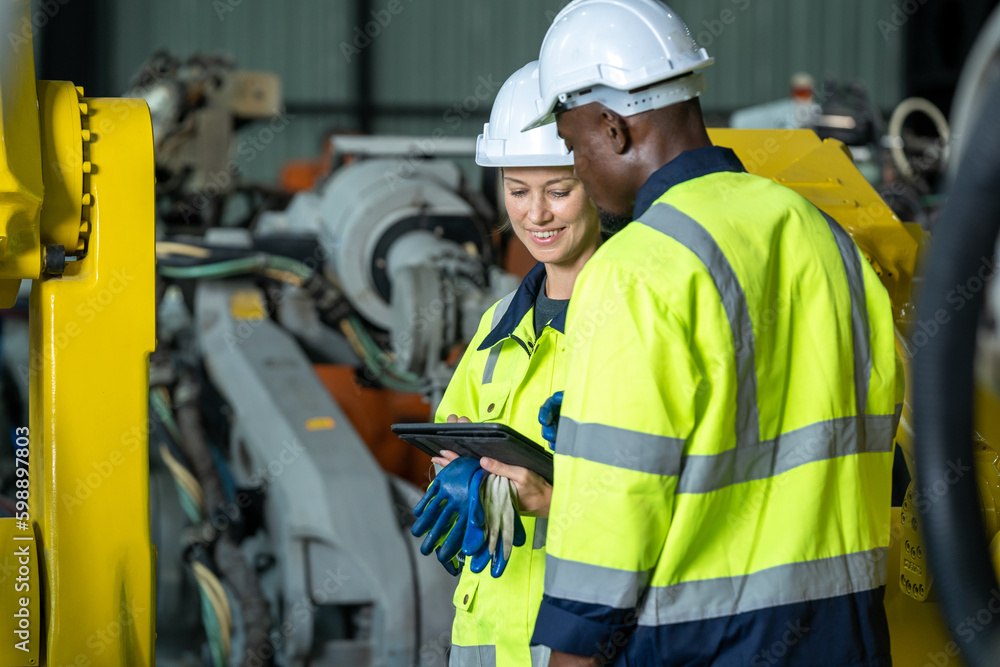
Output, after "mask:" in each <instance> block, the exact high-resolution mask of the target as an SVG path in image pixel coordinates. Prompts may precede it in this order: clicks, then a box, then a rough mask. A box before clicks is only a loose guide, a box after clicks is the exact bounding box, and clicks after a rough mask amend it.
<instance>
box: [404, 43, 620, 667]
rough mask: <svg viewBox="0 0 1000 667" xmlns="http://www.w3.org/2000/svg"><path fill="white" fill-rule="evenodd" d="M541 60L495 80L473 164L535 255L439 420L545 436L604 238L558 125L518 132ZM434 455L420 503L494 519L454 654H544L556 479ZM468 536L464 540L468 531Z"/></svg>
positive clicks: (485, 323) (446, 553) (526, 659)
mask: <svg viewBox="0 0 1000 667" xmlns="http://www.w3.org/2000/svg"><path fill="white" fill-rule="evenodd" d="M537 70H538V67H537V62H531V63H529V64H527V65H525V66H524V67H522V68H521V69H520V70H518V71H517V72H515V73H514V74H513V75H512V76H511V77H510V78H509V79H508V80H507V81H506V83H504V85H503V87H501V88H500V91H499V92H498V93H497V98H496V101H495V102H494V104H493V110H492V113H491V114H490V122H489V123H488V124H486V126H485V127H484V128H483V134H481V135H480V136H479V140H478V142H477V147H476V163H477V164H479V165H481V166H484V167H499V168H500V169H501V173H502V179H503V188H504V203H505V205H506V208H507V214H508V216H509V217H510V224H511V226H512V227H513V230H514V233H515V234H516V235H517V237H518V238H519V239H520V240H521V242H522V243H524V245H525V246H526V247H527V248H528V251H529V252H530V253H531V255H532V256H533V257H534V258H535V259H536V260H537V261H538V264H537V265H536V266H535V267H534V268H533V269H532V270H531V271H530V272H529V273H528V275H527V276H526V277H525V278H524V281H523V282H522V283H521V285H520V287H519V288H518V289H517V290H516V291H514V292H512V293H511V294H509V295H507V296H506V297H505V298H503V299H502V300H500V301H499V302H498V303H497V304H496V305H495V306H493V307H492V308H490V310H488V311H487V312H486V314H485V315H484V316H483V319H482V321H481V323H480V325H479V330H478V331H477V332H476V335H475V337H474V338H473V340H472V342H471V343H470V345H469V347H468V349H467V350H466V352H465V355H464V356H463V357H462V360H461V362H460V363H459V365H458V368H457V369H456V371H455V375H454V376H453V378H452V380H451V383H450V384H449V385H448V389H447V391H446V392H445V395H444V399H443V400H442V402H441V405H440V407H439V408H438V410H437V419H436V420H437V421H457V420H459V419H461V420H462V421H465V420H466V419H468V420H469V421H473V422H498V423H502V424H507V425H508V426H510V427H512V428H513V429H515V430H517V431H518V432H520V433H522V434H524V435H526V436H529V437H532V438H533V439H535V440H536V441H539V442H542V439H541V437H540V430H539V425H538V411H539V407H540V406H541V405H542V403H543V402H545V400H546V399H547V398H549V396H550V395H551V394H552V393H553V392H555V391H557V390H561V389H562V384H561V382H562V377H563V375H564V373H563V371H562V369H561V368H560V364H561V362H562V359H563V358H564V357H563V355H562V353H561V349H560V348H561V347H562V341H563V329H564V324H565V321H566V307H567V305H568V304H569V297H570V294H571V293H572V291H573V283H574V282H575V280H576V277H577V275H578V274H579V273H580V270H581V269H582V268H583V265H584V264H585V263H586V262H587V260H588V259H589V258H590V257H591V256H592V255H593V254H594V251H596V250H597V247H598V245H600V243H601V232H600V221H599V219H598V215H597V211H596V209H595V208H594V206H593V204H591V202H590V200H589V198H588V196H587V194H586V193H585V192H584V189H583V185H582V184H581V183H580V181H579V179H577V178H576V176H575V174H574V171H573V156H572V155H571V154H570V153H569V152H568V151H567V150H566V146H565V144H564V143H563V141H562V139H560V138H559V136H558V135H557V133H556V130H555V126H554V125H548V126H546V127H543V128H540V129H537V130H530V131H528V132H521V128H522V127H524V125H525V124H526V123H527V122H528V121H529V120H530V119H531V118H533V117H534V116H535V114H536V113H537V112H536V109H535V100H536V99H537V98H538V96H539V86H538V73H537ZM456 459H457V460H456ZM435 463H437V464H438V465H441V466H446V467H445V468H444V469H443V470H442V471H441V472H440V473H439V475H438V480H440V481H439V483H438V484H436V485H432V487H431V489H430V490H429V491H428V495H427V496H425V498H424V500H423V501H421V503H420V504H419V505H417V508H416V513H418V514H422V513H423V510H424V509H425V508H427V507H429V506H430V507H433V506H435V505H439V504H440V503H443V502H444V501H446V500H447V501H448V502H449V503H454V504H455V505H458V504H462V505H463V506H464V504H465V503H470V504H471V505H472V507H474V508H475V507H476V506H477V505H478V506H479V507H483V506H485V513H486V515H487V516H488V517H490V516H491V517H492V518H493V521H492V522H491V521H490V520H489V519H487V521H486V523H487V524H490V523H492V525H493V535H492V536H490V538H489V539H488V540H487V542H488V543H490V544H488V546H482V548H481V549H480V550H479V551H478V552H477V553H475V554H472V555H471V557H468V558H466V562H465V564H464V571H462V574H461V580H460V581H459V584H458V588H457V590H456V591H455V597H454V603H455V608H456V611H455V622H454V627H453V630H452V649H451V665H453V666H454V665H461V666H464V665H500V666H507V665H545V664H547V663H548V649H547V648H545V647H541V646H535V647H529V640H530V638H531V633H532V630H533V628H534V625H535V616H536V614H537V612H538V607H539V604H540V602H541V598H542V587H543V584H544V574H545V530H546V526H545V524H546V519H545V517H546V516H548V507H549V498H550V495H551V490H552V487H551V486H550V485H549V484H548V483H546V482H545V480H543V479H542V478H541V477H539V476H538V475H535V474H534V473H532V472H530V471H528V470H526V469H525V468H518V467H515V466H507V465H504V464H501V463H499V462H497V461H492V460H490V459H482V460H475V459H470V458H467V457H463V458H457V457H456V456H455V455H454V454H451V453H443V457H441V458H437V459H435ZM480 466H481V467H480ZM487 475H488V476H487ZM432 499H433V503H431V500H432ZM429 503H430V504H429ZM440 506H442V507H443V506H444V505H440ZM515 508H516V511H515ZM429 511H430V510H429ZM472 511H473V512H475V509H473V510H472ZM427 523H429V522H427V521H425V522H424V525H426V524H427ZM464 523H465V522H464V521H462V520H459V521H458V522H457V523H456V524H455V527H454V528H452V529H451V530H452V533H455V531H462V530H464V528H465V526H464ZM420 524H421V522H420V521H419V520H418V525H420ZM498 524H500V525H501V527H500V528H499V529H498V528H497V525H498ZM470 525H471V523H470ZM426 530H427V528H426V527H424V528H423V530H422V531H421V530H418V531H415V532H425V531H426ZM472 531H473V529H472V528H470V529H469V531H468V532H469V533H471V532H472ZM486 532H487V533H489V529H488V528H487V529H486ZM452 533H449V537H453V538H457V539H451V540H445V541H444V543H442V544H441V545H440V546H439V547H438V557H439V559H441V560H442V561H444V562H446V565H447V564H448V563H452V567H453V568H454V567H455V564H456V563H457V561H452V560H451V559H452V556H453V555H454V554H455V553H456V551H457V545H458V544H459V543H460V542H461V541H462V539H463V535H458V534H455V535H452ZM464 539H465V545H466V549H465V550H466V551H468V544H469V539H468V534H465V536H464ZM480 541H482V540H480ZM435 543H436V541H435ZM490 547H493V548H492V549H491V548H490ZM490 561H492V566H491V567H489V568H488V569H489V572H486V569H487V566H488V565H489V564H490ZM500 575H502V576H500Z"/></svg>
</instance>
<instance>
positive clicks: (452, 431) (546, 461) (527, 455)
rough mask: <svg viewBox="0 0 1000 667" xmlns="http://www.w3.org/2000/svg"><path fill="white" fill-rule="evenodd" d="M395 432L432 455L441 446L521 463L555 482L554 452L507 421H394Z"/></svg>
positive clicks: (462, 452)
mask: <svg viewBox="0 0 1000 667" xmlns="http://www.w3.org/2000/svg"><path fill="white" fill-rule="evenodd" d="M392 432H393V433H395V434H396V435H398V436H399V437H400V438H402V439H403V440H405V441H406V442H408V443H410V444H411V445H413V446H414V447H416V448H417V449H419V450H420V451H422V452H424V453H425V454H427V455H429V456H438V455H439V454H440V453H441V450H442V449H447V450H450V451H453V452H455V453H456V454H458V455H459V456H473V457H475V458H481V457H483V456H488V457H490V458H491V459H496V460H497V461H500V462H501V463H506V464H507V465H512V466H521V467H522V468H527V469H528V470H530V471H532V472H534V473H536V474H538V475H540V476H541V477H542V478H544V479H545V481H547V482H548V483H549V484H551V483H552V452H551V451H549V450H548V448H546V447H543V446H542V445H539V444H537V443H535V442H532V441H531V440H529V439H528V438H526V437H525V436H523V435H521V434H520V433H518V432H517V431H515V430H514V429H512V428H510V427H509V426H507V425H506V424H493V423H488V424H456V423H452V424H393V425H392Z"/></svg>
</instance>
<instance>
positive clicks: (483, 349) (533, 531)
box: [436, 264, 565, 667]
mask: <svg viewBox="0 0 1000 667" xmlns="http://www.w3.org/2000/svg"><path fill="white" fill-rule="evenodd" d="M544 276H545V267H544V265H542V264H538V265H536V266H535V267H534V268H533V269H532V270H531V271H530V272H529V273H528V275H527V276H526V277H525V279H524V281H523V282H522V283H521V286H520V287H519V288H518V289H517V290H516V291H514V292H512V293H510V294H508V295H507V296H506V297H504V298H503V299H502V300H500V301H499V302H498V303H497V304H496V305H495V306H493V307H492V308H490V310H489V311H487V312H486V314H485V315H484V316H483V319H482V321H481V322H480V325H479V330H478V331H477V332H476V335H475V337H474V338H473V340H472V343H471V344H470V345H469V347H468V349H467V350H466V351H465V355H464V356H463V357H462V360H461V362H459V365H458V368H457V369H456V370H455V374H454V376H453V377H452V380H451V383H450V384H449V385H448V389H447V391H445V394H444V398H443V400H442V401H441V405H440V406H439V407H438V409H437V415H436V421H439V422H443V421H446V420H447V418H448V415H450V414H455V415H458V416H460V417H468V418H469V419H471V420H472V421H474V422H498V423H502V424H507V425H508V426H510V427H511V428H513V429H514V430H516V431H518V432H519V433H521V434H523V435H525V436H527V437H529V438H531V439H533V440H535V441H536V442H538V443H540V444H545V443H544V440H542V434H541V425H540V424H539V423H538V409H539V408H540V407H541V406H542V403H543V402H545V399H547V398H548V397H549V396H551V395H552V394H553V393H555V392H556V391H559V390H561V389H562V383H561V378H562V377H563V375H564V372H563V371H562V369H561V368H560V367H561V364H562V359H561V351H560V348H561V347H562V341H563V333H562V332H563V327H564V322H565V314H563V316H561V317H557V318H555V319H553V320H552V321H551V322H549V323H548V325H547V326H546V327H545V329H544V330H542V332H541V335H539V336H538V338H537V340H536V338H535V328H534V303H535V298H536V296H537V294H538V291H539V289H541V286H542V282H543V278H544ZM546 446H547V444H546ZM521 522H522V524H523V525H524V530H525V533H526V541H525V544H524V546H522V547H515V548H514V550H513V552H512V554H511V557H510V561H509V562H508V563H507V568H506V570H504V573H503V575H501V576H500V577H499V578H496V579H494V578H493V577H492V576H491V575H490V568H489V567H487V568H486V570H484V571H483V572H481V573H479V574H475V573H473V572H472V570H470V569H469V566H468V564H466V565H465V567H464V568H463V570H462V575H461V580H460V581H459V583H458V588H457V589H456V590H455V597H454V602H455V622H454V625H453V628H452V637H451V640H452V648H451V662H450V664H451V665H452V667H479V666H480V665H482V666H483V667H486V666H493V665H499V666H500V667H508V666H528V665H534V666H536V667H537V666H543V665H546V664H548V650H547V649H546V648H545V647H542V646H535V647H530V648H529V640H530V638H531V632H532V629H533V628H534V625H535V615H536V614H537V613H538V605H539V603H540V602H541V599H542V587H543V585H544V577H545V522H546V520H545V519H534V518H532V517H526V516H522V517H521Z"/></svg>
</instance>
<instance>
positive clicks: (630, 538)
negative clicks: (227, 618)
mask: <svg viewBox="0 0 1000 667" xmlns="http://www.w3.org/2000/svg"><path fill="white" fill-rule="evenodd" d="M539 61H540V62H539V82H540V91H541V96H542V97H541V99H540V100H539V102H538V111H539V114H540V115H539V116H538V118H536V119H535V120H534V121H533V122H532V123H531V124H529V125H528V127H536V126H539V125H542V124H545V123H547V122H552V121H553V120H555V121H556V122H557V126H558V130H559V133H560V134H561V136H562V137H563V139H565V141H566V145H567V147H568V148H569V149H570V150H572V151H573V154H574V156H575V163H576V172H577V174H578V175H579V177H580V179H581V180H582V181H583V183H584V185H585V187H586V188H587V191H588V193H589V194H590V196H591V198H592V199H593V201H594V203H595V204H596V205H597V206H598V208H599V209H601V210H602V211H603V217H604V220H605V221H606V223H607V224H608V225H609V226H611V227H621V226H622V224H621V223H622V222H628V221H630V220H631V222H628V224H627V226H624V229H622V230H621V231H620V232H618V233H617V234H616V235H615V236H613V237H612V238H611V239H610V240H608V241H607V242H606V243H604V244H603V245H602V246H601V248H600V249H599V250H598V251H597V253H596V254H595V255H594V256H593V258H592V259H591V260H590V262H589V263H588V264H587V265H586V266H585V267H584V269H583V271H582V272H581V273H580V275H579V277H578V279H577V281H576V285H575V287H574V290H573V297H572V300H571V302H570V307H569V313H568V316H567V324H566V332H567V334H566V335H567V338H566V351H567V352H566V354H567V355H568V358H567V360H566V367H567V368H568V371H567V378H566V382H565V387H566V389H565V397H564V399H563V406H562V417H561V419H560V421H559V430H558V436H557V439H556V446H555V451H556V454H555V483H554V487H553V495H552V504H551V511H550V518H549V526H548V535H547V548H548V555H547V558H546V576H545V590H544V597H543V600H542V604H541V607H540V610H539V614H538V620H537V622H536V626H535V632H534V636H533V640H532V641H533V642H534V643H536V644H541V645H545V646H549V647H551V648H552V649H553V653H552V662H551V664H552V665H554V666H555V665H573V664H581V665H586V664H604V663H605V662H607V663H613V664H616V665H626V664H627V665H637V664H642V665H653V664H655V665H709V664H711V665H716V666H719V665H732V666H736V665H740V666H746V665H750V666H751V667H756V666H758V665H775V664H791V665H829V666H831V667H832V666H837V667H842V666H844V665H866V666H872V667H874V666H882V665H889V664H890V656H889V637H888V628H887V624H886V618H885V613H884V610H883V606H882V599H883V594H884V590H885V584H886V581H885V577H886V558H887V552H888V545H889V508H890V500H889V492H890V470H891V466H892V449H893V434H894V428H895V423H896V419H897V417H896V406H897V398H899V394H898V390H897V372H896V366H895V353H894V347H893V322H892V315H891V310H890V305H889V297H888V294H887V293H886V290H885V289H884V288H883V287H882V285H881V283H880V282H879V280H878V277H877V276H876V275H875V272H874V271H873V270H872V268H871V267H870V266H869V265H868V263H867V262H866V261H865V260H864V258H863V257H862V255H861V253H860V252H859V251H858V248H857V247H856V246H855V245H854V243H853V242H852V240H851V239H850V237H849V236H848V235H847V234H846V233H845V232H844V231H843V229H842V228H841V227H840V226H839V225H838V224H837V223H836V222H835V221H834V220H832V219H830V218H829V217H827V216H826V215H825V214H824V213H822V212H821V211H820V210H818V209H817V208H816V207H815V206H813V205H812V204H811V203H809V202H808V201H807V200H806V199H804V198H802V197H801V196H799V195H798V194H796V193H795V192H793V191H792V190H790V189H787V188H785V187H783V186H781V185H778V184H776V183H774V182H772V181H770V180H768V179H764V178H761V177H757V176H753V175H751V174H748V173H747V172H746V171H745V169H744V168H743V165H742V164H741V163H740V161H739V159H738V158H737V157H736V155H735V154H734V153H733V151H731V150H730V149H728V148H723V147H719V146H713V145H712V144H711V142H710V141H709V138H708V135H707V133H706V131H705V126H704V122H703V119H702V115H701V109H700V106H699V102H698V95H699V94H700V93H701V92H702V91H703V90H704V80H703V77H702V74H701V70H702V68H704V67H705V66H707V65H710V64H711V63H712V59H711V58H709V57H708V54H707V53H705V51H704V49H700V48H698V47H697V45H696V44H695V43H694V42H693V41H692V39H691V37H690V34H689V32H688V30H687V27H686V26H685V24H684V23H683V21H681V19H680V18H678V17H677V15H676V14H674V13H673V12H672V11H671V10H670V9H669V8H668V7H666V6H664V5H663V4H661V3H660V2H658V1H657V0H575V1H574V2H572V3H571V4H570V5H568V6H567V7H566V8H564V9H563V10H562V11H561V12H560V13H559V15H558V16H557V17H556V19H555V21H554V23H553V24H552V26H551V27H550V29H549V31H548V33H547V34H546V36H545V40H544V42H543V44H542V49H541V54H540V58H539Z"/></svg>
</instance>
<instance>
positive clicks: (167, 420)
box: [149, 391, 181, 443]
mask: <svg viewBox="0 0 1000 667" xmlns="http://www.w3.org/2000/svg"><path fill="white" fill-rule="evenodd" d="M149 399H150V401H151V402H152V403H153V410H154V411H155V412H156V415H157V416H158V417H159V418H160V421H161V422H163V426H164V427H165V428H166V429H167V432H168V433H169V434H170V437H171V438H173V441H174V442H175V443H180V442H181V430H180V427H179V426H177V422H176V420H174V415H173V414H172V413H171V412H170V407H169V406H168V405H167V404H166V403H165V402H164V401H163V399H162V398H160V394H159V393H158V392H156V391H151V392H149Z"/></svg>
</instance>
